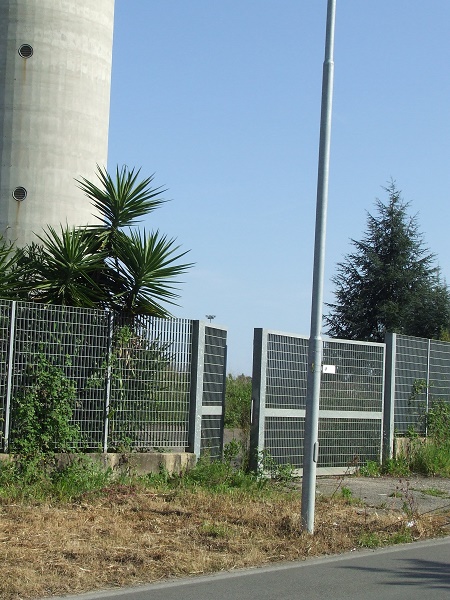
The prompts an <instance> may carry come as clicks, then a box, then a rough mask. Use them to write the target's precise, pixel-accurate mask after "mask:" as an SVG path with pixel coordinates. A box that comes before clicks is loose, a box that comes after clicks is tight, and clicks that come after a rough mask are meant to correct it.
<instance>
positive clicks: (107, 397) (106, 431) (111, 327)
mask: <svg viewBox="0 0 450 600" xmlns="http://www.w3.org/2000/svg"><path fill="white" fill-rule="evenodd" d="M113 334H114V315H113V313H112V312H111V313H110V314H109V322H108V348H107V359H106V360H107V361H108V362H107V368H106V389H105V416H104V418H103V452H104V453H105V454H106V453H107V452H108V436H109V410H110V403H111V374H112V364H111V362H112V342H113Z"/></svg>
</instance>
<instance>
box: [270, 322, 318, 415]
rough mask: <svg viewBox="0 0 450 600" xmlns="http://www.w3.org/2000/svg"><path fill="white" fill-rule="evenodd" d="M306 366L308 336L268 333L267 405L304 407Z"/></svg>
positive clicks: (286, 407) (271, 406)
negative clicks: (306, 337)
mask: <svg viewBox="0 0 450 600" xmlns="http://www.w3.org/2000/svg"><path fill="white" fill-rule="evenodd" d="M307 365H308V340H307V339H305V338H301V337H294V336H287V335H283V334H280V333H268V336H267V374H266V378H267V379H266V407H267V408H284V409H288V408H294V409H298V408H305V402H306V375H307Z"/></svg>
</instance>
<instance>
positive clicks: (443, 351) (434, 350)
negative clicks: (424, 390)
mask: <svg viewBox="0 0 450 600" xmlns="http://www.w3.org/2000/svg"><path fill="white" fill-rule="evenodd" d="M429 364H430V368H429V376H428V385H429V388H430V389H429V394H430V399H431V401H433V400H443V401H445V402H450V344H449V343H448V342H438V341H435V340H430V361H429Z"/></svg>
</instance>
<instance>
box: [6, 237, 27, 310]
mask: <svg viewBox="0 0 450 600" xmlns="http://www.w3.org/2000/svg"><path fill="white" fill-rule="evenodd" d="M21 256H22V251H21V250H15V249H14V245H13V244H12V243H10V242H7V241H6V240H3V238H1V237H0V298H5V299H8V300H17V299H20V298H23V297H24V294H25V293H26V292H25V291H24V288H23V285H22V279H21V277H20V276H19V262H20V258H21Z"/></svg>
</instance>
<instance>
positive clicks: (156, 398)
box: [109, 317, 192, 450]
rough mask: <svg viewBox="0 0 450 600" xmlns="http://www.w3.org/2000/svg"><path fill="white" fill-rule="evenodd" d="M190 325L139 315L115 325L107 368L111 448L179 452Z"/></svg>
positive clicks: (184, 429)
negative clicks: (133, 321)
mask: <svg viewBox="0 0 450 600" xmlns="http://www.w3.org/2000/svg"><path fill="white" fill-rule="evenodd" d="M191 338H192V325H191V321H189V320H187V319H157V318H154V317H140V318H139V320H138V321H137V322H136V324H134V325H133V327H130V326H129V325H126V324H124V323H118V324H117V325H116V326H115V330H114V335H113V342H112V351H111V357H110V364H111V396H110V428H109V446H110V447H111V448H115V449H117V448H120V447H131V448H135V449H136V448H138V449H140V450H153V449H160V448H167V447H170V448H172V449H174V448H182V449H184V448H185V447H186V445H187V441H188V416H189V394H190V364H191Z"/></svg>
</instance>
